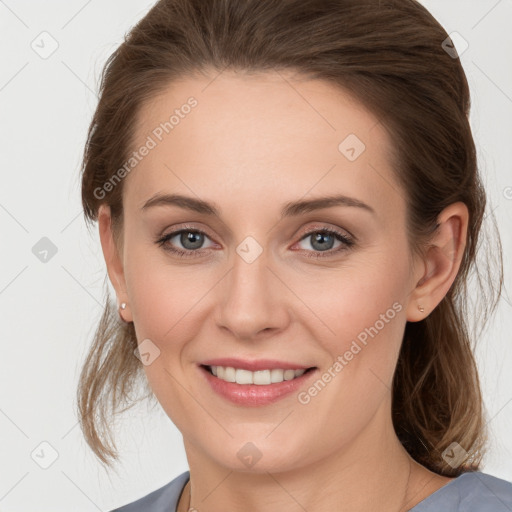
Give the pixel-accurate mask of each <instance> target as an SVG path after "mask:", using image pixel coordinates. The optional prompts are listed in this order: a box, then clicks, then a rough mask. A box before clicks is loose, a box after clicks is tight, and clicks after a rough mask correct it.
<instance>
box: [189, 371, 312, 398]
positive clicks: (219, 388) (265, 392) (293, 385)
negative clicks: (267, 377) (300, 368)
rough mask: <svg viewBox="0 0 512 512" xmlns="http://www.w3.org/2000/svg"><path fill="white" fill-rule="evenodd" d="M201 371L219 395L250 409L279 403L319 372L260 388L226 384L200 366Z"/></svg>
mask: <svg viewBox="0 0 512 512" xmlns="http://www.w3.org/2000/svg"><path fill="white" fill-rule="evenodd" d="M199 370H200V371H201V373H202V374H203V375H204V376H205V378H206V380H207V381H208V383H209V384H210V386H211V387H212V389H213V391H215V392H216V393H217V394H219V395H220V396H222V397H224V398H226V399H228V400H230V401H231V402H233V403H235V404H237V405H245V406H249V407H257V406H260V405H268V404H272V403H274V402H277V401H278V400H279V399H281V398H284V397H285V396H288V395H290V394H291V393H293V392H294V391H297V390H298V389H299V388H300V387H301V386H303V385H304V382H305V381H306V380H308V379H309V378H310V377H311V376H312V375H314V374H315V373H316V371H317V369H316V368H315V369H313V370H309V371H308V372H305V373H303V374H302V375H301V376H300V377H296V378H294V379H292V380H284V381H283V382H275V383H274V384H265V385H261V386H260V385H258V384H237V383H236V382H226V381H225V380H222V379H218V378H217V377H215V375H213V374H211V373H210V372H209V370H207V369H206V368H204V367H203V366H199Z"/></svg>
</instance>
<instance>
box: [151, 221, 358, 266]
mask: <svg viewBox="0 0 512 512" xmlns="http://www.w3.org/2000/svg"><path fill="white" fill-rule="evenodd" d="M181 233H196V234H201V235H204V236H206V237H208V234H207V233H205V232H204V231H201V230H200V229H196V228H191V227H190V228H189V227H186V226H185V227H184V228H182V229H179V230H177V231H172V232H171V233H168V234H166V235H164V236H162V237H161V238H158V239H157V240H156V244H157V245H158V246H159V247H163V248H164V250H166V251H169V252H171V253H173V254H176V255H177V256H178V257H180V258H194V257H196V256H197V255H198V253H199V254H201V253H202V251H203V250H202V249H198V250H195V251H194V250H191V249H189V250H183V249H176V248H175V247H172V246H170V245H169V246H167V247H165V243H166V242H167V241H168V240H170V239H171V238H174V237H175V236H176V235H179V234H181ZM317 233H323V234H326V233H327V234H329V235H333V236H334V237H335V238H336V239H337V240H339V241H340V242H342V244H343V245H341V246H340V247H338V248H337V249H329V250H328V251H309V250H306V249H303V250H306V252H307V254H306V257H307V258H315V259H316V258H328V257H329V256H333V255H334V254H338V253H340V252H342V251H346V250H348V249H350V248H352V247H353V245H354V244H355V242H354V240H352V238H349V237H348V236H346V235H344V234H342V233H340V232H339V231H337V230H336V229H332V228H322V229H318V228H316V229H315V228H313V229H311V230H308V231H307V232H306V233H304V236H303V237H302V238H301V239H300V240H299V242H300V241H302V240H304V239H305V238H308V236H310V235H313V234H317ZM208 238H209V237H208ZM205 250H206V249H205ZM324 254H326V256H324ZM197 257H198V256H197Z"/></svg>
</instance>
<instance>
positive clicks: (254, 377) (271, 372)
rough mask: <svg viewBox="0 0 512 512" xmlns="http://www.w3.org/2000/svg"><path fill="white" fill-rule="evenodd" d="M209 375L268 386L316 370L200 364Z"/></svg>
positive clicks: (310, 368)
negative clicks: (246, 368) (254, 369)
mask: <svg viewBox="0 0 512 512" xmlns="http://www.w3.org/2000/svg"><path fill="white" fill-rule="evenodd" d="M200 366H201V368H204V369H205V370H206V371H207V372H209V373H210V375H213V376H214V377H216V378H217V379H219V380H222V381H224V382H231V383H236V384H239V385H241V386H247V385H251V384H254V385H256V386H269V385H272V384H279V383H281V382H285V381H290V380H295V379H298V378H299V377H301V376H302V375H304V374H306V373H308V372H311V371H313V370H316V366H311V367H309V368H297V369H291V368H287V369H284V368H272V369H265V370H257V371H250V370H245V369H243V368H234V367H232V366H219V365H205V364H202V365H200Z"/></svg>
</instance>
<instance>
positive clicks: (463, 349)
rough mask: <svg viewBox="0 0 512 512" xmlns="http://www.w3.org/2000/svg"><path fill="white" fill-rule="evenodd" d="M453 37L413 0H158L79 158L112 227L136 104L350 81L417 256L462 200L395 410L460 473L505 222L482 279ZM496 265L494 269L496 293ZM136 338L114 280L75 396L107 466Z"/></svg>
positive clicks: (130, 44) (412, 335) (403, 430)
mask: <svg viewBox="0 0 512 512" xmlns="http://www.w3.org/2000/svg"><path fill="white" fill-rule="evenodd" d="M447 38H448V34H447V33H446V32H445V30H444V29H443V28H442V27H441V25H440V24H439V23H438V22H437V21H436V20H435V19H434V18H433V16H432V15H431V14H430V13H429V12H428V11H427V10H426V9H425V8H424V7H423V6H422V5H421V4H419V3H418V2H417V1H415V0H400V1H395V0H364V1H362V0H160V1H159V2H157V3H156V4H155V5H154V6H153V7H152V8H151V10H150V11H149V12H148V13H147V14H146V16H145V17H144V18H143V19H142V20H140V21H139V22H138V23H137V25H136V26H135V27H133V28H132V29H131V31H130V32H129V34H128V35H127V36H126V37H125V40H124V42H123V43H122V44H121V45H120V46H119V47H118V48H117V49H116V50H115V51H114V53H113V54H112V55H111V56H110V57H109V59H108V61H107V63H106V65H105V68H104V69H103V73H102V76H101V86H100V97H99V103H98V106H97V109H96V111H95V113H94V117H93V119H92V122H91V124H90V128H89V132H88V139H87V143H86V146H85V150H84V155H83V168H82V203H83V208H84V213H85V218H86V222H87V223H88V225H89V227H90V226H91V224H92V221H95V220H97V213H98V207H99V205H100V204H102V203H105V204H108V205H109V206H110V208H111V213H112V222H113V224H112V229H113V233H114V236H115V238H116V241H118V240H120V235H121V233H122V219H123V217H122V192H123V182H122V181H121V182H120V183H119V184H118V185H117V186H115V187H113V188H112V190H111V191H109V193H108V194H105V195H104V197H98V196H100V194H98V193H97V191H98V190H99V189H102V187H103V186H104V184H105V183H106V182H107V181H109V180H110V179H111V178H112V176H113V175H114V173H115V172H116V170H118V169H119V168H120V167H121V166H122V165H123V162H126V161H127V155H129V154H130V149H131V146H132V144H133V142H134V141H133V135H134V130H133V127H134V125H135V123H136V120H137V116H138V115H139V114H141V112H142V109H143V106H144V105H145V103H146V102H147V101H148V100H150V99H151V98H153V97H154V96H155V95H156V94H158V93H160V92H163V91H165V89H166V87H168V86H169V84H170V83H171V82H172V81H173V80H175V79H178V78H180V77H182V76H185V75H186V74H188V75H191V76H193V75H194V74H195V73H197V72H205V71H212V72H213V73H212V74H211V76H212V78H213V77H214V76H215V74H218V73H220V72H222V71H223V70H224V69H227V68H229V69H231V70H238V71H244V72H265V71H268V70H292V71H296V72H298V73H300V74H302V75H303V76H307V77H310V78H317V79H321V80H326V81H329V82H330V83H331V84H333V85H335V86H337V87H341V88H343V90H345V91H346V92H349V93H351V94H352V95H353V97H355V98H356V99H357V100H359V101H360V102H361V103H362V104H363V105H365V106H366V108H367V109H368V110H369V111H371V112H372V113H373V114H374V115H375V116H376V117H377V119H379V121H380V123H381V124H382V126H383V127H384V128H385V129H386V130H387V131H388V132H389V134H390V136H391V140H392V141H393V142H394V146H393V148H392V149H393V155H392V156H393V168H394V169H395V171H396V176H397V179H398V180H399V183H400V184H401V186H402V188H403V190H404V191H405V199H406V202H407V230H408V233H407V235H408V239H409V243H410V247H411V254H412V252H416V253H417V254H425V251H426V249H427V248H428V244H429V241H431V238H430V237H431V235H432V234H433V233H434V231H435V229H436V227H437V224H436V222H437V217H438V215H439V213H440V212H441V211H442V210H443V209H444V208H445V207H447V206H448V205H450V204H452V203H454V202H457V201H462V202H464V203H465V204H466V205H467V207H468V210H469V224H468V234H467V242H466V246H465V247H464V253H463V257H462V260H461V265H460V269H459V273H458V275H457V277H456V279H455V281H454V283H453V285H452V287H451V288H450V290H449V291H448V293H447V294H446V296H445V297H444V298H443V300H442V301H441V302H440V303H439V304H438V306H437V307H436V308H435V309H434V310H433V311H432V312H431V313H430V315H428V316H427V318H425V319H424V320H422V321H420V322H413V323H411V322H407V325H406V328H405V334H404V339H403V343H402V348H401V351H400V354H399V359H398V363H397V368H396V372H395V376H394V383H393V407H392V414H393V423H394V426H395V429H396V432H397V435H398V437H399V439H400V440H401V442H402V443H403V445H404V447H405V448H406V449H407V450H408V452H409V453H410V455H411V456H412V457H413V458H414V459H415V460H417V461H418V462H420V463H421V464H423V465H424V466H425V467H427V468H428V469H430V470H431V471H434V472H436V473H438V474H441V475H446V476H452V477H453V476H458V475H459V474H461V473H463V472H465V471H473V470H477V469H479V464H480V463H481V459H482V456H483V453H484V452H483V448H484V445H485V442H486V438H487V435H486V432H485V424H484V414H483V403H482V397H481V391H480V384H479V378H478V372H477V367H476V363H475V360H474V357H473V352H472V349H473V348H474V347H473V343H474V340H476V339H477V337H479V335H480V334H481V332H482V330H483V327H484V324H485V323H486V321H487V319H488V316H489V313H492V312H493V311H494V309H495V307H496V305H497V303H498V300H499V297H500V296H501V289H502V285H503V262H502V252H501V242H500V239H499V233H498V238H497V245H496V247H492V249H491V248H490V247H489V246H488V247H487V248H488V254H486V256H485V263H486V265H487V274H486V275H485V276H484V278H482V275H481V272H480V271H479V269H478V265H477V261H476V260H477V258H476V256H477V248H478V240H479V234H480V229H481V226H482V221H483V218H484V210H485V207H486V195H485V191H484V189H483V186H482V182H481V179H480V176H479V173H478V167H477V157H476V149H475V144H474V141H473V137H472V132H471V128H470V123H469V110H470V92H469V86H468V83H467V79H466V76H465V73H464V70H463V68H462V65H461V62H460V60H459V58H457V55H450V54H449V53H447V51H445V49H444V48H443V41H445V40H447ZM448 42H450V40H448ZM103 190H104V188H103ZM95 191H96V192H95ZM491 216H492V214H491ZM493 219H494V217H493ZM492 256H494V257H495V258H496V259H494V260H493V259H492ZM491 263H496V264H497V267H498V270H499V276H498V278H497V281H496V282H497V284H498V290H496V288H495V287H494V286H493V284H492V283H493V279H495V278H496V276H495V275H493V273H492V272H491V268H490V265H491ZM471 270H474V271H475V272H474V275H475V276H476V277H477V284H478V287H479V291H480V295H481V296H482V297H483V300H482V301H481V303H480V309H479V312H475V313H473V314H474V315H475V316H474V318H476V319H477V322H478V325H479V326H480V328H481V329H480V330H479V331H478V332H476V330H475V326H473V329H472V331H471V332H470V329H469V327H470V326H469V325H468V321H469V318H470V317H471V316H470V312H468V306H469V296H468V289H467V288H468V285H469V282H468V280H469V277H470V271H471ZM486 283H488V284H489V286H488V288H489V289H488V290H486V289H485V286H484V285H485V284H486ZM493 299H494V300H493ZM475 311H476V310H475ZM475 325H477V324H476V323H475ZM472 340H473V341H472ZM136 347H137V341H136V337H135V331H134V327H133V324H132V323H131V324H128V325H127V324H123V323H121V322H120V321H119V319H118V315H117V310H116V307H115V304H112V303H111V302H110V300H109V296H108V289H107V290H106V305H105V310H104V313H103V316H102V318H101V321H100V323H99V326H98V328H97V330H96V333H95V336H94V342H93V344H92V346H91V347H90V351H89V353H88V355H87V358H86V361H85V363H84V366H83V368H82V371H81V375H80V381H79V386H78V390H77V398H78V413H79V418H80V425H81V428H82V430H83V433H84V435H85V439H86V441H87V443H88V444H89V446H90V447H91V448H92V450H93V452H94V453H95V454H96V456H97V457H98V458H99V459H100V460H101V462H102V463H103V464H106V465H107V466H109V467H110V466H111V462H110V461H109V460H108V459H114V460H117V459H118V453H117V451H116V449H115V443H112V444H110V443H109V442H108V440H107V436H108V437H110V433H111V431H110V427H111V421H112V419H113V418H114V416H116V415H117V414H118V413H119V412H123V411H124V410H126V409H123V410H122V411H121V410H120V405H121V404H122V403H124V402H126V403H127V404H128V407H131V406H132V405H134V404H135V403H136V401H135V399H134V397H131V396H130V393H131V391H132V390H133V389H134V386H135V383H141V382H142V383H145V389H146V391H148V394H147V395H146V396H145V397H142V398H148V397H150V398H153V399H154V395H152V393H151V390H150V388H149V386H148V384H147V381H146V379H145V378H144V375H143V366H142V363H141V362H140V361H139V359H138V358H137V357H135V356H134V350H135V349H136ZM109 399H110V402H109ZM109 403H110V408H109ZM110 439H111V437H110ZM452 442H457V443H459V444H460V445H461V446H462V447H463V448H464V449H465V450H466V451H467V452H468V456H467V458H466V459H465V461H464V463H463V464H461V465H459V466H458V467H456V468H453V467H452V466H451V465H449V464H448V463H447V462H446V461H445V460H444V458H443V457H442V453H443V451H444V450H445V449H446V448H447V447H449V445H450V444H451V443H452Z"/></svg>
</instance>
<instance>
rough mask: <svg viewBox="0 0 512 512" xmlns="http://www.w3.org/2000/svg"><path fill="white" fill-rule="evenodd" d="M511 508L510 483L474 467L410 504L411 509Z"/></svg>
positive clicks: (466, 511) (476, 511)
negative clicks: (420, 500) (419, 501)
mask: <svg viewBox="0 0 512 512" xmlns="http://www.w3.org/2000/svg"><path fill="white" fill-rule="evenodd" d="M440 507H442V510H443V511H445V512H462V511H463V512H510V511H511V510H512V483H511V482H508V481H507V480H503V479H501V478H497V477H495V476H492V475H489V474H487V473H482V472H480V471H474V472H470V473H463V474H462V475H460V476H458V477H457V478H455V479H454V480H452V481H451V482H449V483H448V484H446V485H445V486H444V487H441V489H439V490H437V491H436V492H434V493H433V494H431V495H430V496H429V497H428V498H426V499H424V500H423V501H422V502H421V503H418V505H416V506H415V507H413V508H412V509H411V510H410V512H434V511H436V512H437V511H438V510H440Z"/></svg>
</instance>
